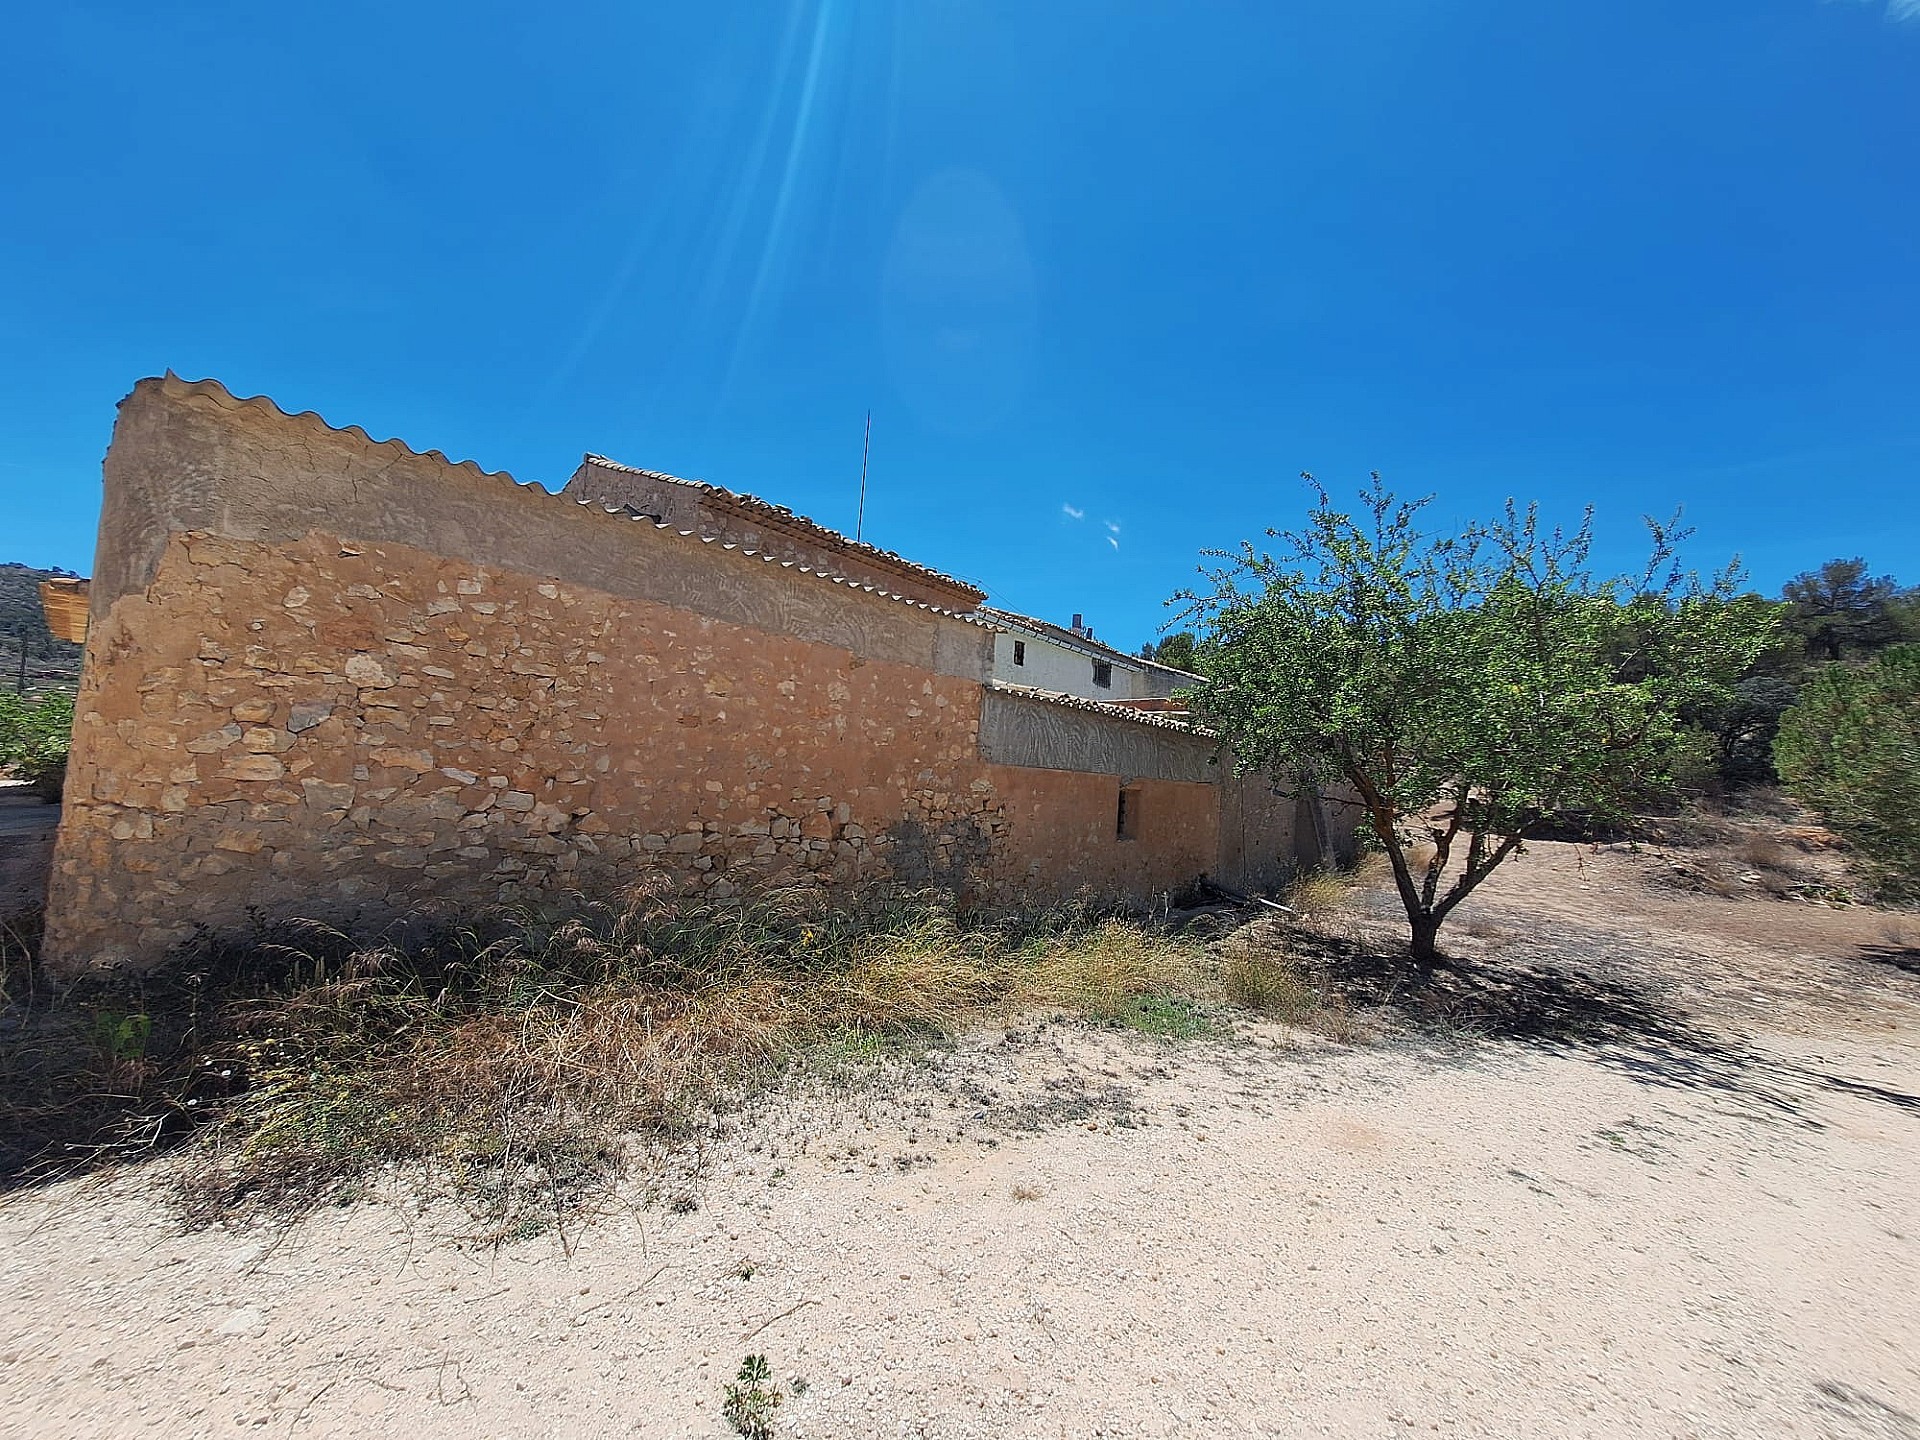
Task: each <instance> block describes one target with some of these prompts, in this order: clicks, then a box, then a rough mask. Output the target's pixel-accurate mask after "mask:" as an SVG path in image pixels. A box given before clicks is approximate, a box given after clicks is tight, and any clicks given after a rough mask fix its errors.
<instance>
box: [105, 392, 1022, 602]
mask: <svg viewBox="0 0 1920 1440" xmlns="http://www.w3.org/2000/svg"><path fill="white" fill-rule="evenodd" d="M142 385H158V386H159V387H161V389H162V390H165V391H170V392H172V393H175V394H188V395H199V396H203V397H205V398H207V399H210V400H213V401H214V402H215V403H217V404H219V405H222V406H223V407H231V408H236V409H248V410H261V411H267V412H270V413H272V414H274V415H277V416H279V417H280V418H281V419H282V420H293V421H298V422H301V423H304V424H311V425H317V426H318V427H319V428H320V429H322V430H324V431H326V432H327V433H328V434H330V435H350V436H352V437H353V438H354V439H356V440H358V441H360V442H361V443H362V444H363V445H367V446H369V447H371V448H372V449H375V450H386V449H394V450H397V451H399V452H400V453H401V454H402V455H406V456H410V457H412V458H413V459H416V460H437V461H439V462H440V463H441V464H442V465H445V466H447V467H448V468H449V469H453V470H462V471H465V472H467V473H468V474H470V475H475V476H478V477H479V478H480V479H482V480H486V481H491V482H502V483H504V484H505V485H506V486H507V487H508V489H509V490H510V491H511V492H512V493H516V494H533V495H538V496H539V497H540V498H541V499H542V500H556V501H560V502H561V503H563V504H567V505H573V506H575V507H577V508H579V509H582V510H585V511H587V512H588V513H589V514H594V513H598V514H601V515H606V516H608V517H609V518H612V519H620V520H626V521H628V522H630V523H633V524H643V525H646V526H648V527H649V528H650V529H653V530H664V531H666V532H668V533H669V534H672V535H675V536H678V537H679V538H681V539H683V540H691V541H693V542H694V543H695V544H699V545H719V547H720V548H721V549H722V550H732V551H736V552H737V553H739V554H741V555H743V556H747V557H750V558H752V559H755V560H759V561H761V562H762V563H764V564H767V565H777V566H779V567H780V568H781V569H783V570H792V571H794V572H795V573H797V574H801V575H810V576H812V577H813V578H814V579H816V580H821V581H826V582H828V583H830V584H834V585H840V586H844V587H845V588H847V589H849V590H857V591H860V592H862V593H864V594H868V595H874V596H877V597H879V598H881V599H883V600H891V601H893V602H894V603H896V604H899V605H908V606H911V607H912V608H914V609H915V610H925V611H926V612H927V613H929V614H931V615H944V616H946V617H947V618H948V619H950V620H960V621H963V622H965V623H966V624H968V625H977V626H979V627H980V628H981V629H983V630H998V629H999V628H1000V627H999V626H997V625H995V624H993V623H992V622H991V621H988V620H981V619H978V618H976V617H975V616H974V615H973V614H971V613H970V612H967V611H962V610H949V609H948V608H947V607H945V606H944V605H933V604H929V603H928V602H926V601H924V600H914V599H912V598H910V597H908V596H906V595H900V594H896V593H895V592H894V591H892V590H883V589H882V588H880V587H879V586H878V585H862V584H859V583H858V582H857V581H853V580H849V579H847V578H846V577H845V576H844V575H829V574H827V573H826V572H825V571H823V570H815V569H814V568H813V567H812V566H810V565H800V564H797V563H796V562H794V561H792V560H779V559H776V558H775V557H773V556H772V555H768V554H766V553H765V552H763V551H759V550H748V549H746V548H744V547H742V546H739V545H733V544H727V543H722V542H720V541H719V540H717V539H714V538H710V537H708V536H705V535H696V534H694V533H693V531H691V530H676V529H674V528H673V527H672V526H671V525H668V524H665V523H664V522H662V521H658V520H655V519H654V518H653V517H652V516H650V515H642V514H640V513H639V512H638V511H636V510H634V509H632V508H631V507H629V506H625V505H607V504H605V503H603V502H600V501H597V500H572V499H568V498H567V497H566V496H564V495H562V494H560V493H559V492H557V491H553V490H549V489H547V487H546V486H544V485H542V484H541V483H540V482H539V481H537V480H529V481H521V480H516V479H514V478H513V476H512V475H510V474H509V473H508V472H506V471H505V470H484V469H482V468H481V467H480V465H479V463H478V462H477V461H473V460H454V459H452V458H451V457H449V456H448V455H447V454H446V452H445V451H442V450H416V449H414V448H413V447H412V446H411V445H409V444H407V442H406V441H404V440H400V439H389V440H376V439H374V438H373V436H371V435H369V434H368V433H367V432H366V431H365V430H363V429H362V428H361V427H360V426H358V425H334V424H331V423H329V422H328V420H327V418H326V417H325V416H324V415H321V414H320V413H319V412H318V411H317V410H301V411H297V412H296V411H292V410H287V409H285V408H283V407H282V406H281V405H280V403H279V402H278V401H277V400H275V399H274V398H273V397H272V396H270V395H236V394H234V393H233V392H232V391H231V390H229V389H228V388H227V387H226V386H225V385H223V384H221V383H220V381H218V380H215V379H213V378H212V377H208V378H206V379H204V380H188V379H185V378H183V377H182V376H180V375H176V374H175V373H174V372H173V371H171V370H169V371H167V372H166V373H165V374H164V375H156V376H149V377H147V378H146V379H144V380H141V381H139V382H137V383H136V384H135V386H134V389H135V390H138V389H139V388H140V386H142ZM669 478H671V477H669ZM908 563H911V562H908ZM554 578H556V579H560V578H564V577H558V576H556V577H554Z"/></svg>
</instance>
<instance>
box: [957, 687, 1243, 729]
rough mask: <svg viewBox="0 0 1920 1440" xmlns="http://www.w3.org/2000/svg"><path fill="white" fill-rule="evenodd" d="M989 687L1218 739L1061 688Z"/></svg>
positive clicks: (1160, 715) (1155, 715) (1183, 724)
mask: <svg viewBox="0 0 1920 1440" xmlns="http://www.w3.org/2000/svg"><path fill="white" fill-rule="evenodd" d="M986 687H987V689H989V690H998V691H1001V692H1002V693H1003V694H1007V695H1021V696H1024V697H1025V698H1027V699H1029V700H1041V701H1044V702H1046V703H1047V704H1049V705H1063V706H1065V707H1066V708H1067V709H1069V710H1085V711H1088V712H1090V713H1092V714H1095V715H1106V716H1110V717H1111V718H1113V719H1115V720H1128V721H1131V722H1132V723H1133V724H1135V725H1150V726H1152V727H1153V728H1154V729H1156V730H1174V731H1178V732H1179V733H1180V734H1182V735H1194V736H1197V737H1199V738H1200V739H1202V740H1218V739H1219V738H1220V737H1219V736H1218V735H1216V734H1215V733H1214V732H1213V731H1211V730H1206V729H1203V728H1201V727H1200V726H1198V725H1189V724H1187V723H1186V722H1185V721H1184V720H1174V719H1171V718H1169V717H1168V716H1167V715H1166V714H1164V713H1156V712H1154V711H1152V710H1132V709H1129V708H1128V707H1126V706H1125V705H1109V704H1107V703H1106V702H1105V701H1104V700H1089V699H1087V698H1086V697H1085V696H1082V695H1069V694H1067V693H1066V692H1065V691H1062V690H1039V689H1036V688H1035V687H1033V686H1031V685H1013V684H1009V683H1008V682H1007V681H1005V680H989V681H987V682H986Z"/></svg>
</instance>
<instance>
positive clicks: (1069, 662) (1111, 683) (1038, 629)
mask: <svg viewBox="0 0 1920 1440" xmlns="http://www.w3.org/2000/svg"><path fill="white" fill-rule="evenodd" d="M975 613H976V614H977V615H978V616H979V618H980V619H982V620H985V621H987V622H988V623H989V624H992V625H996V626H998V627H1000V632H1001V633H999V634H997V635H995V636H994V637H993V678H994V679H995V680H999V681H1002V682H1003V683H1005V684H1009V685H1026V686H1031V687H1032V688H1033V689H1035V690H1051V691H1054V692H1056V693H1058V694H1062V695H1077V696H1079V697H1080V698H1081V699H1083V700H1106V701H1109V702H1114V703H1118V704H1128V703H1132V702H1138V701H1154V700H1164V699H1166V698H1168V697H1169V696H1171V695H1172V694H1173V692H1174V691H1176V690H1188V689H1192V688H1193V687H1194V686H1196V685H1200V684H1203V683H1205V682H1203V681H1202V680H1201V678H1200V677H1199V676H1198V675H1190V674H1188V673H1187V672H1186V671H1185V670H1175V669H1174V668H1173V667H1172V666H1171V665H1160V664H1156V663H1155V662H1154V661H1152V660H1142V659H1141V658H1140V657H1139V656H1138V655H1128V654H1126V653H1125V652H1124V651H1120V650H1115V649H1114V648H1113V647H1112V646H1111V645H1103V644H1101V643H1100V642H1099V641H1098V640H1096V639H1094V638H1093V629H1092V627H1091V626H1089V625H1086V624H1084V623H1083V622H1082V617H1080V616H1078V615H1076V616H1074V617H1073V624H1072V625H1070V626H1060V625H1050V624H1048V623H1047V622H1046V621H1045V620H1036V619H1034V618H1033V617H1032V616H1031V615H1019V614H1015V613H1014V612H1013V611H1011V610H996V609H994V608H993V607H992V606H989V605H982V606H981V607H980V609H979V610H978V611H976V612H975Z"/></svg>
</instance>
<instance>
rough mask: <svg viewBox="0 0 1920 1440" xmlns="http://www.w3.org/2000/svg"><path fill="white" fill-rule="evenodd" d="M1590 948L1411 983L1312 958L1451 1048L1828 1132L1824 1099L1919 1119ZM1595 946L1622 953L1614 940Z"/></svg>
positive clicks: (1394, 958)
mask: <svg viewBox="0 0 1920 1440" xmlns="http://www.w3.org/2000/svg"><path fill="white" fill-rule="evenodd" d="M1591 938H1592V937H1575V938H1573V942H1572V943H1566V942H1565V941H1563V947H1564V949H1565V950H1566V951H1570V952H1572V953H1571V954H1563V955H1562V956H1561V957H1559V958H1556V957H1555V956H1554V955H1553V953H1552V951H1553V949H1554V948H1562V947H1549V946H1544V945H1543V946H1539V947H1534V948H1533V953H1532V954H1531V955H1530V956H1528V957H1527V958H1525V959H1520V958H1518V956H1516V958H1515V960H1514V961H1512V962H1500V961H1492V962H1487V961H1469V960H1459V959H1456V960H1450V961H1447V962H1446V963H1445V964H1444V965H1443V966H1442V967H1441V968H1439V969H1437V970H1435V971H1434V972H1433V973H1431V974H1430V975H1427V976H1418V975H1416V974H1415V973H1414V972H1413V971H1412V969H1411V967H1410V966H1409V965H1408V962H1407V960H1406V957H1405V955H1404V953H1402V954H1392V953H1383V951H1382V950H1381V948H1379V947H1375V946H1368V945H1364V944H1355V943H1353V942H1350V941H1325V942H1322V943H1320V944H1318V945H1316V946H1313V947H1312V953H1311V956H1310V958H1311V960H1312V961H1313V963H1314V964H1315V967H1316V968H1317V969H1319V970H1320V971H1321V972H1322V973H1323V974H1325V975H1326V976H1327V977H1328V978H1329V979H1330V980H1332V981H1333V982H1334V983H1335V984H1336V985H1338V986H1339V987H1340V988H1341V989H1342V990H1344V991H1345V992H1346V994H1347V995H1348V996H1349V997H1350V999H1351V1000H1352V1001H1353V1002H1354V1003H1356V1004H1358V1005H1361V1006H1371V1007H1374V1008H1377V1009H1379V1010H1382V1011H1385V1012H1386V1013H1387V1014H1389V1015H1391V1016H1393V1017H1395V1018H1396V1019H1397V1020H1398V1021H1399V1022H1400V1023H1401V1024H1403V1025H1404V1026H1405V1027H1406V1028H1407V1030H1408V1031H1409V1032H1411V1033H1412V1034H1414V1035H1417V1036H1424V1037H1427V1038H1430V1039H1435V1040H1442V1041H1445V1042H1447V1043H1448V1045H1449V1046H1450V1047H1454V1048H1456V1049H1457V1048H1458V1047H1460V1046H1462V1045H1466V1046H1468V1047H1471V1046H1474V1045H1476V1044H1510V1045H1518V1046H1522V1047H1525V1048H1528V1049H1533V1050H1540V1051H1546V1052H1551V1053H1557V1054H1572V1055H1577V1056H1579V1057H1581V1058H1584V1059H1587V1060H1590V1061H1592V1062H1593V1063H1595V1064H1597V1065H1600V1066H1602V1067H1603V1068H1605V1069H1608V1070H1611V1071H1613V1072H1614V1073H1616V1074H1619V1075H1622V1076H1625V1077H1626V1078H1627V1079H1630V1080H1633V1081H1634V1082H1636V1083H1637V1084H1641V1085H1648V1086H1656V1087H1661V1088H1665V1089H1673V1090H1682V1091H1692V1092H1698V1093H1706V1094H1716V1095H1720V1096H1722V1097H1726V1098H1729V1099H1732V1100H1736V1101H1739V1102H1744V1103H1746V1104H1749V1105H1753V1106H1758V1107H1760V1108H1761V1110H1762V1112H1763V1113H1764V1114H1765V1115H1766V1116H1767V1117H1768V1118H1771V1119H1776V1120H1781V1121H1785V1122H1789V1123H1793V1124H1797V1125H1800V1126H1803V1127H1806V1128H1809V1129H1821V1128H1824V1122H1823V1121H1822V1120H1820V1119H1819V1118H1817V1117H1816V1116H1815V1115H1814V1114H1813V1113H1812V1110H1811V1106H1810V1102H1811V1101H1813V1100H1814V1099H1816V1098H1818V1097H1819V1096H1821V1095H1823V1094H1824V1095H1845V1096H1850V1097H1853V1098H1855V1099H1860V1100H1867V1101H1872V1102H1875V1103H1879V1104H1884V1105H1890V1106H1893V1107H1895V1108H1896V1109H1898V1110H1901V1111H1904V1112H1907V1113H1910V1114H1913V1115H1915V1116H1916V1117H1920V1095H1911V1094H1907V1093H1906V1092H1904V1091H1899V1090H1892V1089H1888V1088H1886V1087H1884V1086H1880V1085H1874V1084H1871V1083H1868V1082H1866V1081H1863V1080H1859V1079H1856V1078H1852V1077H1849V1076H1845V1075H1839V1074H1834V1073H1832V1072H1830V1071H1827V1070H1824V1069H1820V1068H1817V1067H1814V1066H1809V1065H1803V1064H1799V1063H1796V1062H1794V1061H1792V1060H1790V1059H1787V1058H1785V1057H1783V1056H1781V1055H1779V1054H1777V1053H1774V1052H1771V1051H1768V1050H1766V1049H1763V1048H1761V1047H1759V1046H1756V1045H1753V1044H1750V1043H1748V1042H1747V1041H1746V1040H1744V1039H1742V1038H1741V1037H1739V1036H1737V1035H1732V1034H1728V1033H1725V1032H1723V1031H1720V1030H1716V1029H1714V1028H1713V1027H1711V1026H1709V1025H1708V1024H1706V1023H1704V1022H1703V1021H1702V1020H1701V1019H1700V1018H1699V1017H1697V1016H1695V1015H1693V1014H1690V1013H1689V1012H1688V1011H1687V1010H1686V1009H1684V1008H1683V1007H1682V1006H1681V1005H1680V1004H1678V1003H1677V1002H1676V1001H1675V999H1673V998H1671V997H1670V996H1668V995H1663V994H1662V993H1661V988H1660V987H1659V986H1658V985H1657V984H1655V983H1650V982H1649V981H1647V980H1644V979H1641V978H1639V977H1638V976H1636V975H1634V974H1633V973H1631V971H1632V969H1633V967H1632V966H1630V965H1627V964H1621V965H1619V966H1618V967H1617V968H1618V971H1619V973H1617V974H1613V975H1608V974H1604V973H1599V970H1598V967H1596V966H1594V965H1592V964H1590V963H1584V962H1583V960H1582V959H1581V958H1578V957H1581V956H1585V955H1591V954H1592V953H1593V949H1592V947H1591V945H1589V944H1583V943H1580V941H1581V940H1586V939H1591ZM1599 938H1601V939H1602V940H1605V939H1608V938H1612V939H1613V941H1614V944H1615V945H1616V946H1617V945H1618V937H1604V936H1603V937H1599ZM1543 952H1544V953H1543ZM1669 958H1672V959H1676V960H1679V961H1682V962H1684V960H1685V958H1686V957H1684V956H1674V957H1669Z"/></svg>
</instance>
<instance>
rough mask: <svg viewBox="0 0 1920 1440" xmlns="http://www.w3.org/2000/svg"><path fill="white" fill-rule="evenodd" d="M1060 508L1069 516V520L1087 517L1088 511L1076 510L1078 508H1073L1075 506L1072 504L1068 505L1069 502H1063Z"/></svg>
mask: <svg viewBox="0 0 1920 1440" xmlns="http://www.w3.org/2000/svg"><path fill="white" fill-rule="evenodd" d="M1060 509H1061V511H1062V512H1063V513H1064V514H1065V515H1066V517H1067V518H1068V519H1069V520H1084V519H1086V518H1087V512H1086V511H1084V510H1076V509H1074V508H1073V506H1071V505H1068V504H1065V503H1063V504H1062V505H1061V506H1060Z"/></svg>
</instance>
